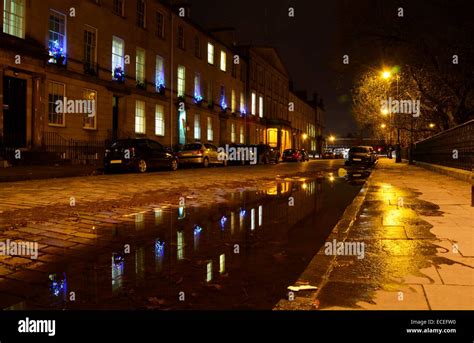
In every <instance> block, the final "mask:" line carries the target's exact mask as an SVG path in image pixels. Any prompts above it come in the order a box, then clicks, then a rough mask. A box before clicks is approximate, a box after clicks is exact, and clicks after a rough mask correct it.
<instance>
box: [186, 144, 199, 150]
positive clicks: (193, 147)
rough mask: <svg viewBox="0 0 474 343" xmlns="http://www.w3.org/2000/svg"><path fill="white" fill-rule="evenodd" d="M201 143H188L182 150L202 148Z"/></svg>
mask: <svg viewBox="0 0 474 343" xmlns="http://www.w3.org/2000/svg"><path fill="white" fill-rule="evenodd" d="M201 147H202V146H201V144H186V145H184V146H183V148H182V149H181V150H200V149H201Z"/></svg>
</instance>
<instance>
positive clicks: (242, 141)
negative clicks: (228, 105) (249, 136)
mask: <svg viewBox="0 0 474 343" xmlns="http://www.w3.org/2000/svg"><path fill="white" fill-rule="evenodd" d="M244 141H245V136H244V126H243V125H242V126H241V127H240V144H244Z"/></svg>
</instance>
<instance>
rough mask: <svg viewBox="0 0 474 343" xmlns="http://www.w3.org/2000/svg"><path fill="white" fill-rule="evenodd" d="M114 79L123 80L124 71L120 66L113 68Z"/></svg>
mask: <svg viewBox="0 0 474 343" xmlns="http://www.w3.org/2000/svg"><path fill="white" fill-rule="evenodd" d="M114 79H115V80H117V81H119V82H124V81H125V71H124V70H123V69H122V66H116V67H115V68H114Z"/></svg>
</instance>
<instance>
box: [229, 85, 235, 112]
mask: <svg viewBox="0 0 474 343" xmlns="http://www.w3.org/2000/svg"><path fill="white" fill-rule="evenodd" d="M230 110H231V111H232V112H235V111H236V110H237V108H236V104H235V91H234V90H233V89H232V91H231V94H230Z"/></svg>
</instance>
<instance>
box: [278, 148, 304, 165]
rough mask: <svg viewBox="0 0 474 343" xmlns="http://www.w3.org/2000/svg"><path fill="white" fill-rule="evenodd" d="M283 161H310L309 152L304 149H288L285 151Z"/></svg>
mask: <svg viewBox="0 0 474 343" xmlns="http://www.w3.org/2000/svg"><path fill="white" fill-rule="evenodd" d="M282 160H283V162H305V161H309V155H308V152H307V151H306V150H304V149H301V150H298V149H286V150H285V151H283V156H282Z"/></svg>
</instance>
